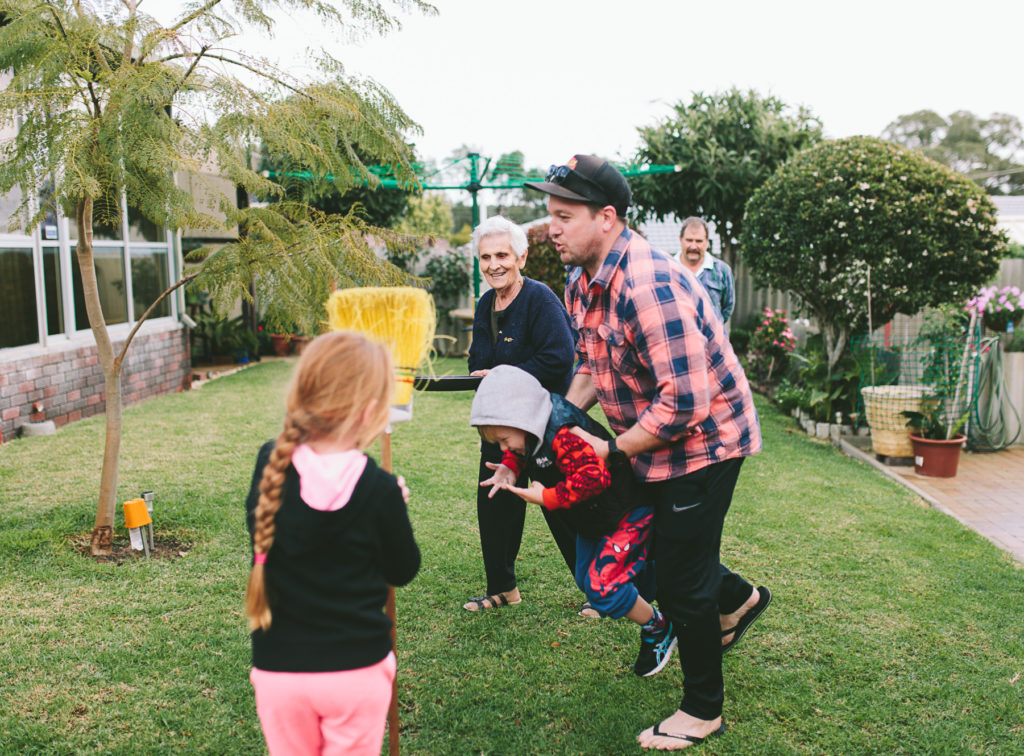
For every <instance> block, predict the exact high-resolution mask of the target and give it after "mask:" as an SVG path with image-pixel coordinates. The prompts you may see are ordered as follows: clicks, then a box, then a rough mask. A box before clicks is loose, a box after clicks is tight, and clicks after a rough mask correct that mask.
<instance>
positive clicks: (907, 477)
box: [842, 440, 1024, 565]
mask: <svg viewBox="0 0 1024 756" xmlns="http://www.w3.org/2000/svg"><path fill="white" fill-rule="evenodd" d="M842 446H843V450H844V451H846V453H847V454H850V455H851V456H855V457H857V458H859V459H862V460H864V461H865V462H867V463H868V464H871V465H872V466H874V467H876V468H878V469H880V470H881V471H882V472H884V473H885V474H886V475H888V476H889V477H891V478H893V479H895V480H897V481H899V482H900V483H902V484H903V485H905V486H906V487H907V488H909V489H911V490H912V491H914V492H915V493H917V494H918V495H919V496H921V498H923V499H925V500H926V501H927V502H929V503H930V504H931V505H932V506H933V507H935V508H936V509H940V510H942V511H943V512H946V513H947V514H949V515H952V516H953V517H955V518H956V519H957V520H959V521H960V522H961V523H963V524H964V525H966V526H967V527H969V528H971V529H972V530H975V531H977V532H978V533H980V534H981V535H983V536H985V538H987V539H988V540H990V541H991V542H992V543H994V544H995V545H996V546H998V547H999V548H1001V549H1005V550H1006V551H1008V552H1009V553H1010V554H1011V555H1013V557H1014V558H1015V559H1016V560H1017V562H1019V563H1020V564H1021V565H1024V446H1022V445H1019V444H1016V445H1014V446H1011V447H1009V448H1007V449H1004V450H1002V451H999V452H993V453H990V454H977V453H973V452H966V451H965V452H963V453H961V455H960V463H959V465H958V467H957V473H956V476H955V477H952V478H930V477H927V476H924V475H918V474H917V473H915V472H914V468H913V467H911V466H908V467H898V466H890V465H883V464H882V463H880V462H878V460H876V459H875V457H874V455H873V454H871V453H870V447H868V448H867V449H865V448H863V446H864V445H863V444H862V443H856V445H854V443H850V442H848V441H846V440H844V441H843V444H842Z"/></svg>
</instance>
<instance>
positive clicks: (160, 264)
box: [132, 245, 171, 320]
mask: <svg viewBox="0 0 1024 756" xmlns="http://www.w3.org/2000/svg"><path fill="white" fill-rule="evenodd" d="M169 286H170V282H169V277H168V275H167V248H166V247H149V248H147V247H143V246H139V245H136V246H133V247H132V304H133V305H134V307H135V313H134V317H135V319H136V320H138V319H139V318H141V317H142V315H143V313H145V312H146V308H147V307H149V306H150V305H151V304H153V302H154V301H155V300H156V298H157V297H158V296H160V295H161V294H162V293H163V292H164V291H166V290H167V287H169ZM170 314H171V301H170V298H165V299H164V300H162V301H161V302H160V304H159V305H157V307H156V309H154V310H153V312H152V313H151V314H150V317H151V318H166V317H168V316H169V315H170Z"/></svg>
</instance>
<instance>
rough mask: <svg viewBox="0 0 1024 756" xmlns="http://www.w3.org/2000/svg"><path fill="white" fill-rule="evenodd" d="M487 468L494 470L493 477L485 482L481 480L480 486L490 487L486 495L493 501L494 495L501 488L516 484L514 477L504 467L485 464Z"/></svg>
mask: <svg viewBox="0 0 1024 756" xmlns="http://www.w3.org/2000/svg"><path fill="white" fill-rule="evenodd" d="M484 464H486V465H487V467H488V468H490V469H491V470H494V475H492V476H491V477H489V478H488V479H487V480H481V481H480V485H481V486H491V491H490V493H488V494H487V498H488V499H493V498H494V494H496V493H498V491H500V490H501V489H503V488H511V487H512V486H514V485H515V483H516V475H515V473H514V472H512V471H511V470H510V469H508V468H507V467H505V465H502V464H497V463H495V462H485V463H484Z"/></svg>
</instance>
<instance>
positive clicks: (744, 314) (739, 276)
mask: <svg viewBox="0 0 1024 756" xmlns="http://www.w3.org/2000/svg"><path fill="white" fill-rule="evenodd" d="M733 275H734V277H735V279H736V309H735V310H734V311H733V314H732V319H731V323H730V325H731V327H733V328H746V327H748V326H750V325H751V320H753V319H754V318H756V317H757V316H760V314H761V312H762V311H763V310H764V308H765V307H771V308H773V309H778V310H785V311H786V312H787V313H789V316H790V319H791V320H792V319H794V318H797V317H800V318H804V317H807V316H806V315H798V313H799V312H800V299H799V297H796V296H794V295H793V294H789V293H787V292H784V291H778V290H777V289H759V288H757V287H755V286H754V281H753V277H752V276H751V275H750V271H749V269H748V268H747V266H746V265H744V264H743V263H742V262H738V263H737V264H736V266H735V267H734V268H733ZM993 283H994V284H995V285H996V286H999V287H1003V286H1019V287H1020V288H1021V289H1024V258H1013V259H1007V260H1002V261H1001V262H1000V264H999V274H998V275H997V276H996V278H995V280H994V281H993ZM920 323H921V316H920V315H914V316H907V315H897V316H896V318H895V319H894V320H893V323H892V328H891V330H892V331H895V332H897V333H903V334H916V333H917V330H918V328H919V327H920ZM801 330H804V329H801V328H797V329H796V331H801ZM806 330H810V331H811V332H814V331H817V326H816V324H815V322H814V319H813V318H810V324H809V326H808V327H807V329H806ZM797 335H798V336H799V335H800V333H797Z"/></svg>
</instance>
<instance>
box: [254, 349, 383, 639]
mask: <svg viewBox="0 0 1024 756" xmlns="http://www.w3.org/2000/svg"><path fill="white" fill-rule="evenodd" d="M393 389H394V373H393V372H392V368H391V357H390V354H389V353H388V351H387V350H386V349H385V348H384V347H382V346H380V345H378V344H375V343H373V342H371V341H369V340H367V339H366V338H364V337H362V336H360V335H359V334H356V333H352V332H346V331H337V332H334V333H328V334H324V335H322V336H318V337H317V338H316V339H314V340H313V342H312V343H311V344H309V346H307V347H306V349H305V351H304V352H303V356H302V358H301V359H300V360H299V364H298V366H297V367H296V370H295V375H294V377H293V379H292V382H291V386H290V388H289V390H288V398H287V402H286V404H287V410H288V414H287V415H286V416H285V420H284V428H283V430H282V431H281V433H280V434H279V435H278V437H277V441H276V445H275V447H274V450H273V451H272V452H271V453H270V460H269V461H268V462H267V464H266V466H265V467H264V468H263V477H262V478H261V479H260V485H259V489H260V498H259V503H258V504H257V505H256V511H255V513H254V516H255V522H256V525H255V528H254V529H253V552H254V553H255V554H256V558H255V561H254V563H253V566H252V570H251V571H250V572H249V585H248V588H247V590H246V598H245V611H246V614H247V615H248V617H249V630H250V632H251V631H253V630H256V629H257V628H260V629H262V630H267V629H268V628H269V627H270V622H271V613H270V604H269V602H268V601H267V591H266V582H265V567H264V562H265V560H266V554H268V553H270V549H271V548H272V547H273V545H274V530H275V524H274V518H275V517H276V515H277V511H278V510H279V509H280V508H281V491H282V489H283V487H284V481H285V472H286V471H287V469H288V466H289V465H290V464H291V461H292V453H293V452H294V451H295V447H296V446H298V445H299V444H301V443H303V442H304V441H307V440H310V439H311V438H318V437H324V436H331V435H336V434H342V435H345V436H346V437H348V438H349V439H351V440H352V441H353V442H354V444H355V446H356V447H357V448H360V449H362V448H364V447H366V446H368V445H369V444H370V443H371V442H372V441H373V440H374V438H376V437H377V436H378V435H379V434H380V432H381V431H382V430H383V429H384V426H385V425H386V424H387V420H388V413H389V410H388V408H389V406H390V404H391V393H392V391H393ZM371 401H373V402H374V407H375V411H374V412H373V413H372V416H371V417H366V418H364V417H363V413H362V409H363V408H364V407H365V406H367V404H368V403H369V402H371ZM364 422H365V425H364ZM261 555H262V556H261Z"/></svg>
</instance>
